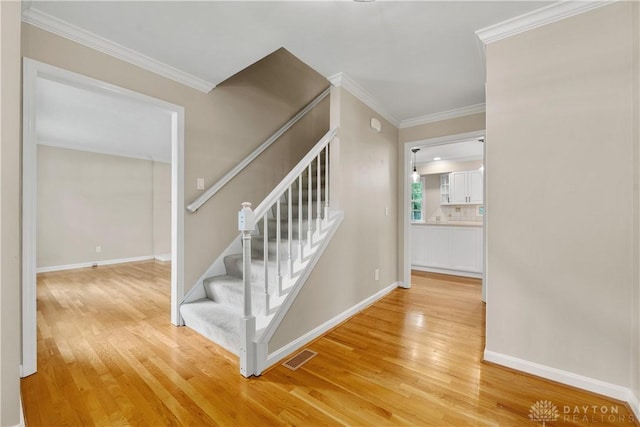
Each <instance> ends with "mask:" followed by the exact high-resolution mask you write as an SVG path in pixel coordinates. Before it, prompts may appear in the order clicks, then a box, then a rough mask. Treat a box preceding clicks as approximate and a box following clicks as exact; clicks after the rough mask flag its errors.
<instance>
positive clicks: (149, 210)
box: [37, 145, 171, 268]
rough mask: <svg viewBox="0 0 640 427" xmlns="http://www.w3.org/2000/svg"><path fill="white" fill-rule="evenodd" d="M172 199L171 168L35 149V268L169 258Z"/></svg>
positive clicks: (79, 152) (113, 157) (156, 163)
mask: <svg viewBox="0 0 640 427" xmlns="http://www.w3.org/2000/svg"><path fill="white" fill-rule="evenodd" d="M167 197H168V200H167ZM170 197H171V166H170V165H169V164H165V163H158V162H153V161H149V160H141V159H132V158H127V157H121V156H113V155H109V154H98V153H91V152H86V151H77V150H69V149H64V148H57V147H50V146H46V145H39V146H38V201H37V206H38V213H37V217H38V224H37V267H38V268H43V267H45V268H46V267H56V266H65V265H70V264H78V263H88V262H96V261H105V260H114V259H123V258H135V257H142V256H153V255H156V254H163V253H168V252H170V251H171V246H170V245H171V243H170V242H171V241H170V237H171V222H170V220H171V198H170ZM155 242H158V244H157V245H155V244H154V243H155ZM167 243H168V246H167ZM96 246H101V249H102V251H101V252H100V253H96ZM156 249H157V250H158V251H156ZM160 250H162V252H159V251H160Z"/></svg>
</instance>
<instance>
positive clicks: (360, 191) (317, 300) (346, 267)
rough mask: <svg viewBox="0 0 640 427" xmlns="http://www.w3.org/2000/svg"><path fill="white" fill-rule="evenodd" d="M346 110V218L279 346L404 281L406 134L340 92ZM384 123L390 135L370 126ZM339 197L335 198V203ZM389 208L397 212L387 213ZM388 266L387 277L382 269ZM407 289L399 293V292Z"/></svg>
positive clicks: (341, 188) (342, 177) (273, 345)
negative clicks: (401, 141)
mask: <svg viewBox="0 0 640 427" xmlns="http://www.w3.org/2000/svg"><path fill="white" fill-rule="evenodd" d="M332 97H333V98H334V99H333V102H335V103H336V104H338V105H339V110H340V113H339V115H336V117H335V119H336V120H338V119H339V122H333V120H332V126H334V123H335V124H339V126H340V131H339V134H338V137H339V140H340V141H339V148H337V147H336V146H333V147H332V149H334V147H335V148H336V149H338V150H339V153H335V152H333V153H332V158H333V156H334V155H336V154H337V155H338V156H339V157H340V164H339V165H337V167H338V168H339V170H337V171H335V170H334V169H333V166H332V169H331V171H332V174H333V178H334V179H336V181H334V179H332V190H333V189H334V186H335V185H337V186H338V188H337V189H335V190H336V191H335V192H334V196H336V195H337V194H339V197H340V200H339V204H340V206H341V208H342V210H343V211H344V213H345V219H344V221H343V223H342V224H341V226H340V228H339V229H338V231H337V232H336V234H335V236H334V238H333V240H332V241H331V242H330V243H329V246H328V247H327V250H326V252H325V253H324V255H323V256H322V258H320V260H319V262H318V264H317V265H316V268H315V269H314V271H313V272H312V274H311V276H310V278H309V281H308V282H307V283H306V284H305V285H304V287H303V288H302V290H301V291H300V293H299V294H298V298H297V299H296V301H295V302H294V303H293V305H292V307H291V309H290V310H289V312H288V313H287V315H286V316H285V318H284V320H283V322H282V324H281V325H280V327H279V329H278V330H277V331H276V333H275V335H274V336H273V338H272V340H271V342H270V343H269V350H270V351H275V350H277V349H279V348H281V347H282V346H283V345H286V344H288V343H289V342H291V341H292V340H294V339H296V338H298V337H300V336H301V335H303V334H304V333H306V332H308V331H310V330H312V329H314V328H315V327H317V326H319V325H321V324H322V323H324V322H326V321H327V320H329V319H331V318H333V317H335V316H336V315H338V314H340V313H342V312H344V311H345V310H347V309H349V308H351V307H353V306H354V305H355V304H357V303H359V302H361V301H362V300H364V299H366V298H367V297H369V296H371V295H373V294H375V293H376V292H378V291H379V290H381V289H382V288H384V287H386V286H388V285H390V284H392V283H395V282H396V281H397V280H398V276H397V265H396V245H397V228H396V223H397V205H396V202H397V192H396V188H397V181H396V180H397V176H398V171H397V170H398V157H397V144H398V131H397V129H396V128H395V127H394V126H393V125H391V124H390V123H388V122H386V121H384V120H383V119H382V118H381V117H380V116H379V115H378V114H376V113H375V112H374V111H372V110H371V109H370V108H368V107H367V106H365V105H364V104H363V103H362V102H360V101H359V100H357V99H356V98H355V97H354V96H353V95H351V94H350V93H349V92H347V91H345V90H343V89H336V88H334V89H333V92H332ZM371 117H377V118H379V119H380V120H381V121H382V132H381V133H376V132H374V131H372V130H371V128H370V127H369V121H370V119H371ZM333 203H334V200H333V198H332V204H333ZM385 208H389V216H385ZM376 268H378V269H380V280H379V281H375V280H374V270H375V269H376ZM398 292H399V291H398Z"/></svg>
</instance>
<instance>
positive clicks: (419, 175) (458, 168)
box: [403, 131, 486, 302]
mask: <svg viewBox="0 0 640 427" xmlns="http://www.w3.org/2000/svg"><path fill="white" fill-rule="evenodd" d="M484 136H485V132H484V131H477V132H469V133H464V134H457V135H451V136H446V137H441V138H433V139H427V140H421V141H412V142H407V143H405V144H404V147H403V148H404V164H403V170H404V174H403V176H404V180H403V189H404V191H403V218H404V220H403V232H404V233H403V235H404V265H403V283H404V284H405V287H410V285H411V272H412V270H416V271H423V272H430V273H442V274H448V275H456V276H466V277H471V278H479V279H482V300H483V301H485V302H486V283H485V271H486V268H485V264H486V261H485V260H486V257H485V252H486V244H485V241H486V238H485V235H486V216H485V199H484V194H485V188H486V185H485V184H486V179H485V167H484V153H485V149H484V145H485V144H484Z"/></svg>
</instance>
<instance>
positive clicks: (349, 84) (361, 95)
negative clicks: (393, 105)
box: [327, 73, 400, 127]
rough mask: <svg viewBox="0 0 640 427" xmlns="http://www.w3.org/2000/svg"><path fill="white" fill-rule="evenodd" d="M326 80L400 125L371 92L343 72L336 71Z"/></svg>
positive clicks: (392, 122) (394, 123)
mask: <svg viewBox="0 0 640 427" xmlns="http://www.w3.org/2000/svg"><path fill="white" fill-rule="evenodd" d="M327 80H329V81H330V82H331V84H332V85H333V86H335V87H342V88H344V89H346V90H347V91H349V93H351V94H352V95H353V96H355V97H356V98H358V99H359V100H360V101H362V102H363V103H364V104H365V105H366V106H368V107H369V108H371V109H372V110H374V111H375V112H376V113H378V114H380V115H381V116H382V117H383V118H384V119H385V120H387V121H388V122H389V123H391V124H392V125H394V126H395V127H400V121H399V120H398V119H396V118H395V117H394V116H393V115H392V114H391V113H389V111H387V110H386V108H384V107H383V106H382V104H380V102H379V101H378V100H377V99H375V98H374V97H373V96H372V95H371V94H369V93H368V92H367V91H366V90H364V89H363V88H362V87H361V86H360V85H358V84H357V83H356V82H355V81H354V80H353V79H352V78H351V77H349V76H347V75H346V74H345V73H337V74H334V75H332V76H329V77H327Z"/></svg>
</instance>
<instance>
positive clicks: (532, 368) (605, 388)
mask: <svg viewBox="0 0 640 427" xmlns="http://www.w3.org/2000/svg"><path fill="white" fill-rule="evenodd" d="M484 360H485V361H487V362H491V363H495V364H498V365H501V366H506V367H507V368H511V369H515V370H517V371H521V372H526V373H527V374H531V375H535V376H538V377H541V378H545V379H547V380H551V381H555V382H559V383H561V384H566V385H570V386H572V387H577V388H579V389H582V390H587V391H590V392H592V393H597V394H601V395H603V396H607V397H611V398H613V399H617V400H622V401H624V402H627V403H629V406H631V409H632V410H633V411H634V413H635V414H636V417H637V416H638V415H640V414H639V413H638V412H640V410H639V408H638V401H637V399H635V396H634V395H633V392H632V391H631V390H630V389H628V388H626V387H622V386H619V385H616V384H612V383H608V382H605V381H601V380H597V379H595V378H590V377H585V376H584V375H579V374H574V373H573V372H569V371H564V370H562V369H557V368H552V367H550V366H546V365H541V364H539V363H535V362H530V361H528V360H524V359H519V358H517V357H513V356H509V355H506V354H502V353H496V352H495V351H491V350H487V349H486V348H485V350H484ZM541 397H544V396H541ZM634 406H635V408H634ZM636 411H638V412H636Z"/></svg>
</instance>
